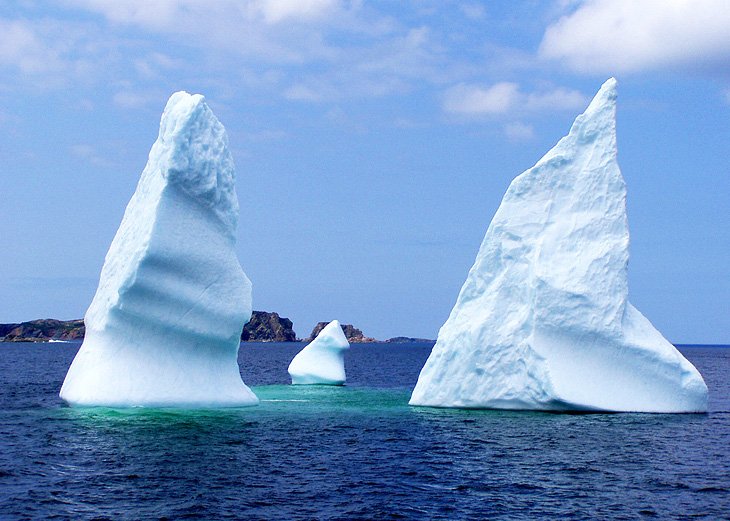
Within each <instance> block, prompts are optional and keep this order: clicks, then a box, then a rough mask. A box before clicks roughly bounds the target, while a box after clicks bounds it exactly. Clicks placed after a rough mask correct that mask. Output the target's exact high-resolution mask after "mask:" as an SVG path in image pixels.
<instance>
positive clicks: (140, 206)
mask: <svg viewBox="0 0 730 521" xmlns="http://www.w3.org/2000/svg"><path fill="white" fill-rule="evenodd" d="M237 226H238V198H237V195H236V190H235V168H234V164H233V158H232V157H231V154H230V152H229V151H228V138H227V136H226V132H225V129H224V128H223V125H222V124H221V123H220V122H219V121H218V119H217V118H216V117H215V115H214V114H213V112H212V111H211V110H210V108H209V107H208V105H207V104H206V103H205V99H204V98H203V96H201V95H190V94H188V93H186V92H177V93H175V94H173V95H172V96H171V97H170V100H169V101H168V102H167V106H166V107H165V111H164V113H163V114H162V119H161V122H160V132H159V136H158V138H157V141H156V142H155V143H154V145H153V146H152V150H151V151H150V154H149V160H148V162H147V166H146V167H145V169H144V171H143V172H142V176H141V178H140V180H139V184H138V185H137V189H136V191H135V193H134V195H133V196H132V199H131V200H130V201H129V204H128V206H127V209H126V211H125V213H124V217H123V219H122V223H121V225H120V226H119V229H118V230H117V233H116V236H115V237H114V240H113V241H112V244H111V247H110V248H109V252H108V253H107V255H106V259H105V261H104V266H103V268H102V271H101V277H100V280H99V287H98V288H97V291H96V295H95V296H94V299H93V301H92V302H91V305H90V307H89V309H88V311H87V312H86V316H85V318H84V321H85V324H86V337H85V338H84V342H83V344H82V345H81V348H80V350H79V352H78V354H77V355H76V358H75V359H74V361H73V363H72V364H71V367H70V368H69V370H68V374H67V375H66V379H65V381H64V383H63V387H62V388H61V393H60V395H61V398H63V399H64V400H65V401H66V402H68V403H69V404H72V405H89V406H90V405H103V406H111V407H128V406H160V407H168V406H172V407H209V406H213V407H218V406H243V405H254V404H256V403H258V398H256V396H255V395H254V394H253V393H252V392H251V390H250V389H249V388H248V387H247V386H246V385H245V384H244V383H243V380H242V379H241V375H240V371H239V368H238V362H237V357H238V348H239V345H240V337H241V330H242V328H243V326H244V324H245V323H246V322H248V320H249V318H250V317H251V283H250V281H249V280H248V278H247V277H246V275H245V273H244V272H243V270H242V269H241V266H240V264H239V262H238V259H237V258H236V253H235V244H236V230H237Z"/></svg>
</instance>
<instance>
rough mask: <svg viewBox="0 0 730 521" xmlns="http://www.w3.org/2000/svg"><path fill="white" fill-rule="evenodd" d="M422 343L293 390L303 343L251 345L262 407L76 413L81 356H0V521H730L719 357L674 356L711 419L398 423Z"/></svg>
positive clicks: (428, 413)
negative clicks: (689, 367) (701, 385)
mask: <svg viewBox="0 0 730 521" xmlns="http://www.w3.org/2000/svg"><path fill="white" fill-rule="evenodd" d="M430 347H431V346H430V345H425V344H420V345H383V344H372V345H355V346H353V348H352V349H351V350H350V351H349V352H348V354H347V373H348V382H349V384H348V385H347V386H345V387H342V388H328V387H318V386H316V387H292V386H289V385H286V384H287V382H288V378H287V374H286V367H287V365H288V362H289V360H290V359H291V358H292V357H293V356H294V354H295V353H296V352H297V350H298V349H300V348H301V344H244V345H243V346H242V347H241V354H240V363H241V368H242V374H243V377H244V381H245V382H246V383H247V384H249V385H250V386H252V388H253V389H254V391H255V392H256V393H257V394H258V396H259V397H260V398H261V399H262V403H261V405H260V406H259V407H255V408H246V409H237V410H218V411H170V410H168V411H160V410H156V411H155V410H130V411H114V410H108V409H86V410H81V409H74V408H68V407H64V406H63V405H62V403H61V402H60V400H59V399H58V390H59V388H60V386H61V382H62V381H63V378H64V376H65V373H66V369H67V368H68V365H69V364H70V362H71V360H72V358H73V356H74V354H75V353H76V350H77V348H78V344H0V518H1V519H74V520H76V519H98V520H101V519H251V520H258V519H282V520H298V519H303V520H304V519H306V520H309V519H344V520H351V519H352V520H359V519H418V520H427V519H447V520H452V519H525V520H532V519H561V520H569V519H576V520H577V519H643V518H656V519H689V518H693V519H712V520H715V519H728V518H730V348H717V347H715V348H709V347H684V348H682V350H683V352H684V353H685V354H686V356H687V357H688V358H689V359H690V360H691V361H692V362H693V363H694V364H695V365H696V366H697V368H698V369H699V370H700V372H701V373H702V374H703V376H704V377H705V380H706V382H707V384H708V386H709V388H710V412H709V414H705V415H647V414H590V415H559V414H545V413H519V412H499V411H459V410H442V409H425V408H412V407H408V405H407V401H408V398H409V394H410V393H409V391H410V389H411V388H412V386H413V385H414V383H415V381H416V378H417V376H418V372H419V371H420V368H421V366H422V364H423V362H424V361H425V359H426V357H427V356H428V353H429V351H430Z"/></svg>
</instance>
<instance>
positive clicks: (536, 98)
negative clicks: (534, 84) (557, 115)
mask: <svg viewBox="0 0 730 521" xmlns="http://www.w3.org/2000/svg"><path fill="white" fill-rule="evenodd" d="M587 103H588V98H586V97H585V96H584V95H583V94H581V93H580V92H578V91H577V90H570V89H565V88H557V89H553V90H549V91H546V92H535V93H532V94H528V95H527V96H526V97H525V99H524V104H525V108H527V109H528V110H536V111H539V110H573V109H580V108H583V107H585V106H586V105H587Z"/></svg>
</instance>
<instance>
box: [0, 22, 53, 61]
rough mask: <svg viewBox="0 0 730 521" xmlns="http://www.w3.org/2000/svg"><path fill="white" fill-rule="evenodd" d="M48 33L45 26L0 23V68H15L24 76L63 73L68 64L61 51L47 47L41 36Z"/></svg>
mask: <svg viewBox="0 0 730 521" xmlns="http://www.w3.org/2000/svg"><path fill="white" fill-rule="evenodd" d="M44 29H45V31H44ZM48 29H49V27H48V25H47V24H46V26H45V27H43V26H42V25H41V24H37V23H36V24H32V23H31V22H27V21H25V20H2V19H0V65H6V66H7V65H9V66H13V67H17V68H18V69H19V70H20V72H22V73H25V74H41V73H47V72H56V71H59V70H62V69H63V68H64V67H65V66H66V65H67V64H66V63H65V61H64V60H63V59H62V58H61V56H60V54H61V53H60V50H59V49H56V48H54V47H53V46H51V45H49V44H48V43H47V38H46V36H45V35H44V34H43V32H46V33H47V32H48Z"/></svg>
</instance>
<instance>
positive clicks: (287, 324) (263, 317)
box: [0, 311, 433, 344]
mask: <svg viewBox="0 0 730 521" xmlns="http://www.w3.org/2000/svg"><path fill="white" fill-rule="evenodd" d="M327 324H328V322H318V323H317V325H316V326H314V329H313V330H312V332H311V333H310V335H309V337H307V338H305V339H299V338H297V334H296V333H295V332H294V327H293V324H292V321H291V320H289V319H288V318H286V317H282V316H280V315H279V314H278V313H276V312H269V311H253V313H252V315H251V320H249V322H248V323H247V324H246V325H245V326H244V327H243V331H242V332H241V342H297V341H303V342H311V341H312V340H314V339H315V338H316V337H317V335H318V334H319V333H320V331H322V329H324V327H325V326H326V325H327ZM340 327H342V332H343V333H344V334H345V338H347V341H348V342H350V343H351V344H362V343H368V342H384V343H387V344H403V343H413V342H421V343H423V342H433V340H430V339H427V338H413V337H406V336H398V337H394V338H389V339H388V340H385V341H381V340H376V339H375V338H372V337H369V336H365V334H364V333H363V332H362V330H360V329H358V328H356V327H355V326H353V325H352V324H341V326H340ZM85 333H86V328H85V327H84V321H83V319H75V320H56V319H52V318H45V319H39V320H31V321H28V322H19V323H11V324H0V342H50V341H51V340H54V341H69V340H83V339H84V335H85Z"/></svg>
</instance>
